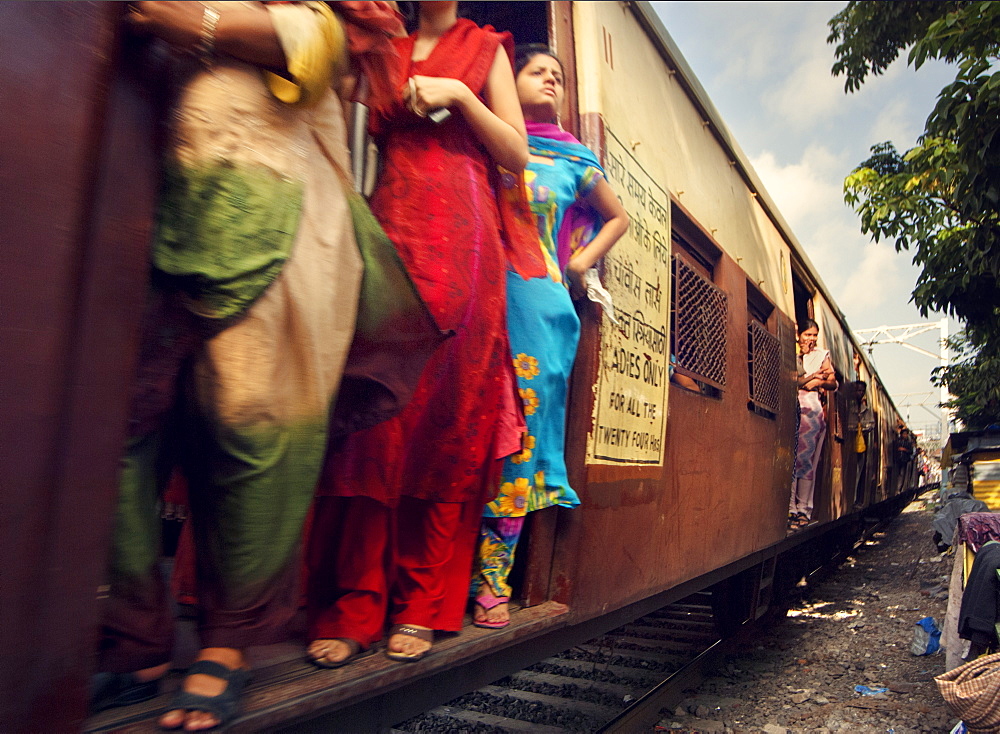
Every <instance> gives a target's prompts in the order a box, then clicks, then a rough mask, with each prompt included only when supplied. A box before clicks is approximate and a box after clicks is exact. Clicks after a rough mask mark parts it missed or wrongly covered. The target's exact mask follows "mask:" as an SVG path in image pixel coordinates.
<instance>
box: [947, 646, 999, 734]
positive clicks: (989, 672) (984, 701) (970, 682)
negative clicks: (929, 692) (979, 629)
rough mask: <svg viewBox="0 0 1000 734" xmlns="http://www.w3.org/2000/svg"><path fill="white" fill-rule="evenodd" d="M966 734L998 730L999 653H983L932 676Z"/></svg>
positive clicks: (983, 733)
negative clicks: (966, 731) (963, 663)
mask: <svg viewBox="0 0 1000 734" xmlns="http://www.w3.org/2000/svg"><path fill="white" fill-rule="evenodd" d="M934 682H935V683H937V687H938V690H939V691H940V692H941V696H942V697H943V698H944V700H945V703H947V704H948V708H949V709H951V711H952V713H953V714H955V715H956V716H958V717H960V718H961V719H962V721H964V722H965V725H966V727H967V730H968V731H969V734H985V733H986V732H996V731H998V730H1000V654H996V655H986V656H984V657H981V658H977V659H976V660H973V661H972V662H971V663H966V664H965V665H962V666H960V667H958V668H955V669H954V670H949V671H948V672H947V673H944V674H942V675H939V676H937V677H936V678H935V679H934Z"/></svg>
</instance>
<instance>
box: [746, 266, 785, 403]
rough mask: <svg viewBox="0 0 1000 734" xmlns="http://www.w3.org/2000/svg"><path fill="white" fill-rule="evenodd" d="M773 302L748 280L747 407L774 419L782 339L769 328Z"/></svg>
mask: <svg viewBox="0 0 1000 734" xmlns="http://www.w3.org/2000/svg"><path fill="white" fill-rule="evenodd" d="M772 313H774V304H773V303H771V302H770V301H769V300H768V298H767V296H765V295H764V294H763V293H762V292H761V291H760V290H758V289H757V287H756V286H755V285H754V284H753V283H751V282H749V281H747V387H748V391H749V399H748V400H747V408H748V409H749V410H751V411H752V412H754V413H756V414H757V415H760V416H763V417H765V418H770V419H772V420H773V419H774V418H776V417H777V415H778V385H779V383H780V381H781V342H780V341H779V340H778V337H776V336H775V335H774V334H772V333H771V330H770V329H769V328H768V326H769V323H770V320H771V314H772Z"/></svg>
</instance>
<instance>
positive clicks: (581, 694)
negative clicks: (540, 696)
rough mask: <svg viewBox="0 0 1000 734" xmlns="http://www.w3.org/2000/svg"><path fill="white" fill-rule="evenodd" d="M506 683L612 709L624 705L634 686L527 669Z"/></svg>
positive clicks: (533, 691)
mask: <svg viewBox="0 0 1000 734" xmlns="http://www.w3.org/2000/svg"><path fill="white" fill-rule="evenodd" d="M506 680H509V685H510V686H511V687H513V688H517V689H519V690H522V691H531V692H532V693H546V694H548V695H551V696H562V697H564V698H569V697H571V696H572V697H574V698H577V700H586V701H589V702H590V703H596V704H599V705H601V706H608V707H611V708H613V707H615V706H622V705H624V703H625V700H626V697H628V696H632V695H634V694H635V688H634V687H629V686H625V685H622V684H620V683H609V682H604V681H593V680H587V679H585V678H578V677H570V676H567V675H556V674H553V673H539V672H535V671H530V670H526V671H521V672H519V673H515V674H514V675H512V676H510V678H509V679H506ZM499 683H500V681H498V685H499Z"/></svg>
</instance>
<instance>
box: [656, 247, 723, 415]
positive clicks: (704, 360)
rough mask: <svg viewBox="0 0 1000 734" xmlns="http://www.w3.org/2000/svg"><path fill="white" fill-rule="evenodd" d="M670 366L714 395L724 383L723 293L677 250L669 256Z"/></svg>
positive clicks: (704, 391)
mask: <svg viewBox="0 0 1000 734" xmlns="http://www.w3.org/2000/svg"><path fill="white" fill-rule="evenodd" d="M673 266H674V267H673V288H672V289H671V296H672V301H673V330H672V331H671V335H670V336H671V345H672V348H671V354H672V356H673V358H674V369H675V370H676V371H677V372H678V373H679V374H681V375H684V376H687V377H690V378H692V379H694V380H695V381H697V382H699V383H701V384H702V385H703V386H704V387H705V388H710V389H709V390H705V389H702V390H701V392H702V393H704V394H709V395H716V396H717V395H718V393H719V391H721V390H722V389H723V388H724V387H725V386H726V322H727V315H728V312H729V304H728V298H727V296H726V294H725V293H724V292H723V291H722V289H721V288H719V287H718V286H717V285H715V284H714V283H713V282H712V281H711V280H709V279H708V278H707V277H705V275H703V274H702V273H701V272H699V270H698V268H697V267H696V266H694V265H693V264H692V263H691V262H690V261H688V260H687V259H686V258H685V257H684V256H683V255H681V254H680V253H678V254H676V255H674V257H673Z"/></svg>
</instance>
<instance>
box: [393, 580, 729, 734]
mask: <svg viewBox="0 0 1000 734" xmlns="http://www.w3.org/2000/svg"><path fill="white" fill-rule="evenodd" d="M728 648H729V645H728V644H726V643H723V642H722V641H721V640H720V638H719V635H718V633H717V631H716V627H715V624H714V622H713V619H712V606H711V596H710V594H709V593H708V592H702V593H699V594H695V595H693V596H690V597H687V598H686V599H684V600H682V601H680V602H677V603H675V604H671V605H669V606H667V607H664V608H662V609H660V610H657V611H656V612H653V613H652V614H649V615H647V616H645V617H642V618H641V619H638V620H636V621H634V622H632V623H630V624H626V625H624V626H622V627H619V628H618V629H615V630H612V631H611V632H609V633H607V634H605V635H603V636H601V637H598V638H595V639H593V640H590V641H589V642H587V643H584V644H582V645H577V646H576V647H573V648H570V649H569V650H566V651H564V652H561V653H559V654H557V655H554V656H552V657H549V658H546V659H545V660H542V661H540V662H538V663H535V664H534V665H531V666H530V667H528V668H526V669H524V670H522V671H519V672H517V673H514V674H513V675H510V676H506V677H504V678H501V679H500V680H498V681H495V682H494V683H493V684H491V685H488V686H486V687H484V688H481V689H479V690H477V691H473V692H472V693H468V694H466V695H464V696H460V697H459V698H456V699H454V700H452V701H449V702H448V703H446V704H445V705H443V706H438V707H436V708H434V709H431V710H430V711H427V712H426V713H424V714H421V715H420V716H417V717H415V718H412V719H409V720H408V721H405V722H403V723H401V724H398V725H397V726H396V727H395V728H394V729H392V734H417V733H418V732H421V733H423V732H434V733H435V734H438V733H444V732H470V733H472V734H477V733H480V732H481V733H483V734H486V733H490V734H497V733H498V732H528V731H530V732H537V733H540V734H562V733H564V732H616V731H621V732H625V731H629V732H634V731H637V730H641V729H642V728H643V727H647V726H651V725H652V724H654V723H655V722H656V721H657V720H658V719H659V711H660V709H661V708H663V707H665V706H672V705H674V704H676V703H677V702H678V701H679V700H680V699H681V698H683V693H682V691H683V689H684V688H686V687H691V686H693V685H696V684H697V682H698V680H700V678H701V677H702V675H703V671H707V670H708V669H710V668H711V667H712V665H713V664H714V661H715V660H716V659H717V658H718V657H719V656H720V655H721V654H722V653H723V652H724V650H725V649H728Z"/></svg>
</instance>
